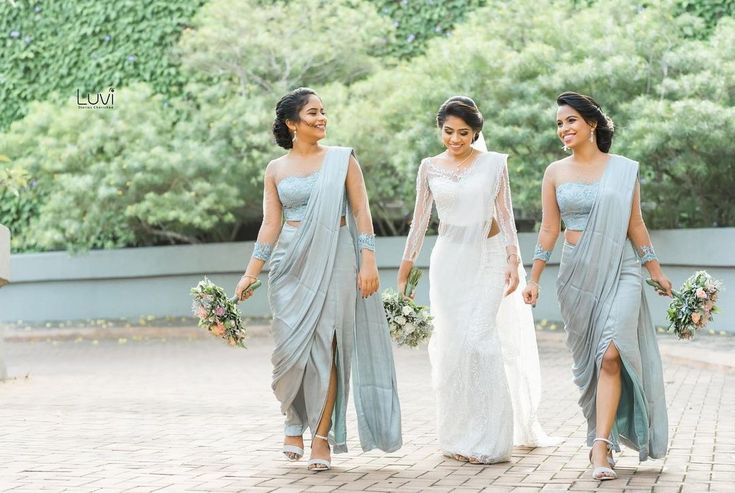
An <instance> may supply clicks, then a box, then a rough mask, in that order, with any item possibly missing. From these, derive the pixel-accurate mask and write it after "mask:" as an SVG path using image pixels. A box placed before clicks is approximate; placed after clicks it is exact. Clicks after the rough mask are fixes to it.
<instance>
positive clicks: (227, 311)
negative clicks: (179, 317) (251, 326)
mask: <svg viewBox="0 0 735 493" xmlns="http://www.w3.org/2000/svg"><path fill="white" fill-rule="evenodd" d="M259 286H260V281H256V282H255V283H254V284H252V285H251V286H250V288H249V289H257V288H258V287H259ZM191 296H192V298H194V301H193V302H192V306H191V310H192V313H193V314H194V316H196V317H197V318H198V319H199V327H202V328H204V329H207V330H208V331H209V332H210V333H212V334H213V335H215V336H217V337H219V338H221V339H224V340H225V341H226V342H227V343H228V344H229V345H230V346H238V347H243V348H244V347H246V345H245V339H246V338H247V329H246V327H245V322H244V321H243V319H242V314H241V313H240V309H239V308H238V306H237V303H238V300H237V298H228V297H227V295H226V294H225V292H224V290H223V289H222V288H221V287H219V286H217V285H216V284H214V283H213V282H212V281H210V280H209V279H207V278H206V277H205V278H204V279H203V280H201V281H199V284H197V285H196V286H195V287H193V288H191Z"/></svg>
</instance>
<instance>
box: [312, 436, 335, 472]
mask: <svg viewBox="0 0 735 493" xmlns="http://www.w3.org/2000/svg"><path fill="white" fill-rule="evenodd" d="M314 438H321V439H322V440H326V442H327V444H329V438H327V437H325V436H322V435H314ZM313 441H314V440H313V439H312V442H313ZM306 468H307V469H308V470H309V471H328V470H330V469H331V468H332V461H329V460H326V459H309V462H308V464H307V466H306Z"/></svg>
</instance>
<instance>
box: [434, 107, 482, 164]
mask: <svg viewBox="0 0 735 493" xmlns="http://www.w3.org/2000/svg"><path fill="white" fill-rule="evenodd" d="M441 135H442V144H444V147H446V148H447V153H448V154H449V155H451V156H453V157H455V158H459V157H460V156H466V155H467V153H468V152H470V151H472V141H473V139H474V138H475V131H474V130H472V128H470V126H469V125H468V124H467V122H465V121H464V120H462V119H461V118H459V117H456V116H452V115H450V116H447V119H446V120H444V125H442V128H441Z"/></svg>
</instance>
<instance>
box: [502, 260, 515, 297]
mask: <svg viewBox="0 0 735 493" xmlns="http://www.w3.org/2000/svg"><path fill="white" fill-rule="evenodd" d="M517 287H518V267H517V266H516V265H515V264H508V266H507V267H506V268H505V292H504V293H503V296H508V295H509V294H510V293H512V292H513V291H515V290H516V288H517Z"/></svg>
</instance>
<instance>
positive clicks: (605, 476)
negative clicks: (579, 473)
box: [590, 438, 618, 481]
mask: <svg viewBox="0 0 735 493" xmlns="http://www.w3.org/2000/svg"><path fill="white" fill-rule="evenodd" d="M595 442H605V443H607V450H608V451H610V450H611V448H612V445H613V443H612V442H611V441H610V440H608V439H607V438H595V439H594V440H592V446H593V447H594V445H595ZM607 463H608V464H609V465H610V466H611V467H604V466H599V467H595V468H594V469H592V479H594V480H597V481H607V480H610V479H618V473H616V472H615V471H613V470H612V468H613V467H615V460H614V459H613V458H612V457H610V456H609V455H608V456H607ZM590 464H593V465H594V463H593V462H592V449H590Z"/></svg>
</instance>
